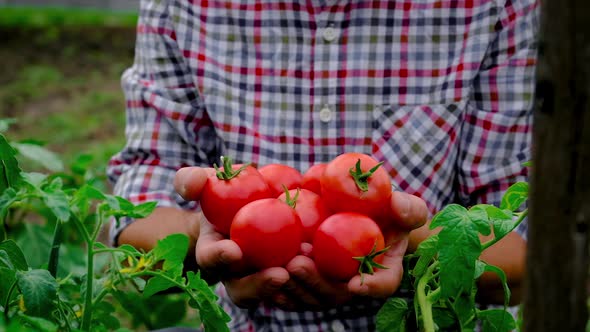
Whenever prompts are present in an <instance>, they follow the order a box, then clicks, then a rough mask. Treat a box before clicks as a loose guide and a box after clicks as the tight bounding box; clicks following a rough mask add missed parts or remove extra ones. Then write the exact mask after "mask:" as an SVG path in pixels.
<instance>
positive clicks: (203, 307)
mask: <svg viewBox="0 0 590 332" xmlns="http://www.w3.org/2000/svg"><path fill="white" fill-rule="evenodd" d="M187 280H188V286H189V287H190V288H191V291H192V292H193V293H194V295H195V297H196V300H197V302H196V303H195V302H192V301H189V305H191V306H192V307H193V308H196V309H198V310H199V315H200V317H201V321H202V322H203V325H204V326H205V330H206V331H229V328H228V326H227V323H228V322H229V321H230V320H231V317H230V316H229V315H228V314H227V313H226V312H225V311H223V309H222V308H221V307H220V306H219V304H217V295H215V293H213V290H211V288H209V285H207V283H206V282H205V281H204V280H203V279H201V273H200V271H198V272H197V273H196V274H195V273H194V272H193V271H189V272H188V273H187Z"/></svg>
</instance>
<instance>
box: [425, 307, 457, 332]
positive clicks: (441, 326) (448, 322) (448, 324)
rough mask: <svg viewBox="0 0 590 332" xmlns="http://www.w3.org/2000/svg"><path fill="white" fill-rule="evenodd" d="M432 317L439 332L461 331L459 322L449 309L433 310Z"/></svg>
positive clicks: (438, 308)
mask: <svg viewBox="0 0 590 332" xmlns="http://www.w3.org/2000/svg"><path fill="white" fill-rule="evenodd" d="M432 317H433V318H434V322H435V323H436V327H437V328H438V331H460V330H461V328H460V327H459V322H458V321H457V318H456V317H455V314H454V313H453V312H452V311H451V310H450V309H449V308H441V307H434V308H432Z"/></svg>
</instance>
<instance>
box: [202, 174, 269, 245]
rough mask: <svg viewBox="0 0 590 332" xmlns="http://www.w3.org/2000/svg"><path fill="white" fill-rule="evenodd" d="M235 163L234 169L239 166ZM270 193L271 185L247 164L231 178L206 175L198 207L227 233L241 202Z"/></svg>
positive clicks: (244, 202)
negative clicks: (223, 178)
mask: <svg viewBox="0 0 590 332" xmlns="http://www.w3.org/2000/svg"><path fill="white" fill-rule="evenodd" d="M239 167H240V166H239V165H234V166H233V169H238V168H239ZM269 197H271V192H270V189H269V188H268V185H267V184H266V181H264V179H263V178H262V176H261V175H260V173H259V172H258V170H256V168H254V167H253V166H247V167H246V168H245V169H243V170H242V171H241V172H240V174H238V175H237V176H236V177H234V178H232V179H230V180H221V179H219V178H217V176H216V175H212V176H209V177H208V178H207V182H206V183H205V186H204V188H203V192H202V194H201V200H200V204H201V210H202V211H203V214H204V215H205V218H207V220H209V222H210V223H211V224H213V226H214V227H215V229H216V230H217V231H218V232H219V233H221V234H223V235H225V236H228V235H229V230H230V226H231V223H232V220H233V218H234V215H235V214H236V213H237V212H238V210H240V209H241V208H242V207H243V206H244V205H246V204H248V203H250V202H253V201H255V200H259V199H263V198H269Z"/></svg>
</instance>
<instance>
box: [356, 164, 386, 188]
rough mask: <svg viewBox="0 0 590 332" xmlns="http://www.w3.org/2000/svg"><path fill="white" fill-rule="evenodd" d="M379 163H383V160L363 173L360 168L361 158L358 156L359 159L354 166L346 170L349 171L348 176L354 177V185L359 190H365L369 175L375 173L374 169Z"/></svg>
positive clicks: (367, 185)
mask: <svg viewBox="0 0 590 332" xmlns="http://www.w3.org/2000/svg"><path fill="white" fill-rule="evenodd" d="M381 165H383V162H380V163H378V164H377V165H375V166H374V167H373V168H371V169H370V170H369V171H368V172H364V173H363V171H362V169H361V159H360V158H359V160H357V162H356V164H355V167H351V168H350V170H349V171H348V172H349V173H350V176H352V178H353V179H354V182H355V183H356V186H357V187H358V188H359V189H360V190H361V191H363V192H366V191H368V190H369V182H368V180H369V177H371V175H373V173H375V171H376V170H377V169H378V168H379V167H380V166H381Z"/></svg>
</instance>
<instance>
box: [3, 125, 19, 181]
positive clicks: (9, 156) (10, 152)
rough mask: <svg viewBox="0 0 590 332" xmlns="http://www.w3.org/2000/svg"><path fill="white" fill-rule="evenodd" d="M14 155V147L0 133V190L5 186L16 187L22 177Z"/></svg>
mask: <svg viewBox="0 0 590 332" xmlns="http://www.w3.org/2000/svg"><path fill="white" fill-rule="evenodd" d="M15 155H16V151H15V150H14V148H13V147H12V146H10V144H9V143H8V141H7V140H6V138H4V136H3V135H2V134H0V192H3V191H4V190H6V188H16V187H17V186H18V183H19V182H20V181H21V179H22V177H21V169H20V167H19V166H18V161H17V160H16V158H15Z"/></svg>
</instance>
